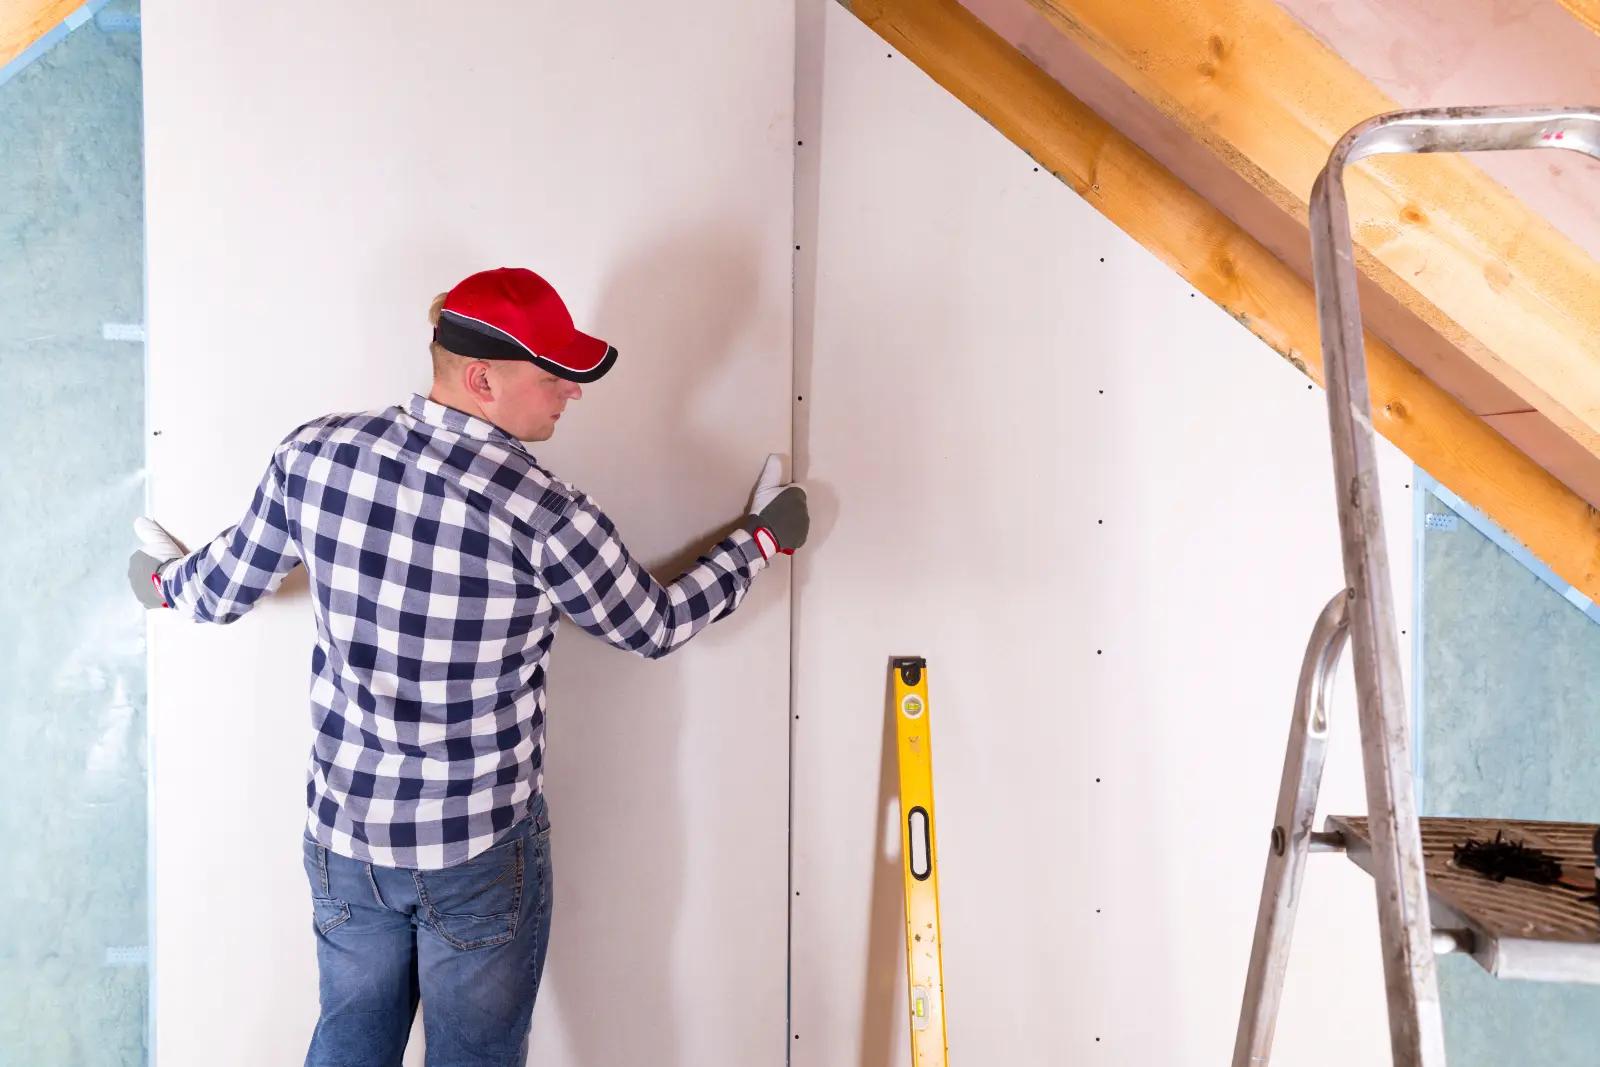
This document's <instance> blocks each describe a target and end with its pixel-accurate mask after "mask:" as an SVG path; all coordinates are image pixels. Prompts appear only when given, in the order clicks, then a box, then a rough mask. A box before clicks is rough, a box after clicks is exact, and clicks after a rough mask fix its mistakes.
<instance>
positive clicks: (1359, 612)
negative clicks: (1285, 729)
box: [1233, 106, 1600, 1067]
mask: <svg viewBox="0 0 1600 1067" xmlns="http://www.w3.org/2000/svg"><path fill="white" fill-rule="evenodd" d="M1529 148H1558V149H1567V150H1570V151H1576V152H1581V153H1583V154H1585V155H1588V156H1593V157H1595V158H1600V109H1595V108H1581V107H1548V108H1529V107H1521V106H1511V107H1467V108H1433V109H1425V110H1416V111H1398V112H1392V113H1390V114H1386V115H1378V116H1376V117H1374V118H1371V119H1368V120H1367V121H1365V122H1362V123H1361V124H1359V125H1357V126H1356V127H1354V128H1353V129H1351V130H1350V132H1348V133H1346V134H1345V135H1344V136H1343V137H1342V138H1340V140H1339V142H1338V144H1336V145H1334V147H1333V151H1332V152H1331V153H1330V155H1329V157H1328V163H1327V165H1326V166H1325V167H1324V168H1323V170H1322V173H1321V174H1319V175H1318V176H1317V180H1316V184H1315V185H1314V186H1313V188H1312V192H1311V224H1310V227H1311V259H1312V272H1313V276H1314V279H1315V282H1316V293H1317V320H1318V326H1319V330H1320V334H1321V340H1322V352H1323V362H1324V371H1325V374H1326V377H1327V383H1328V389H1327V393H1328V423H1329V429H1330V432H1331V436H1332V440H1333V467H1334V483H1335V495H1336V499H1337V503H1338V509H1339V532H1340V540H1341V542H1342V546H1343V556H1344V573H1345V583H1346V588H1345V590H1344V592H1342V593H1340V594H1339V595H1337V596H1336V597H1335V598H1334V600H1333V601H1332V602H1331V603H1330V604H1329V605H1328V607H1327V608H1325V609H1324V611H1323V614H1322V616H1321V617H1320V618H1319V619H1318V622H1317V626H1316V630H1315V632H1314V634H1313V637H1312V641H1311V646H1310V647H1309V648H1308V649H1307V651H1306V660H1305V665H1304V666H1303V668H1302V671H1301V681H1300V690H1301V691H1300V693H1299V695H1298V698H1297V701H1296V709H1295V719H1294V726H1293V728H1292V731H1291V738H1290V745H1289V751H1288V752H1287V754H1286V758H1285V765H1284V777H1283V782H1282V785H1281V787H1280V792H1279V799H1278V812H1277V816H1278V821H1277V823H1276V825H1275V827H1274V830H1273V840H1272V847H1271V851H1269V853H1268V860H1267V872H1266V876H1265V879H1264V882H1263V885H1262V893H1261V907H1260V911H1259V913H1258V918H1257V924H1256V936H1255V945H1254V947H1253V950H1252V953H1251V959H1250V972H1249V975H1248V978H1247V980H1246V984H1245V997H1244V1003H1243V1005H1242V1007H1241V1011H1240V1019H1239V1030H1238V1035H1237V1038H1236V1043H1235V1046H1234V1058H1233V1064H1234V1067H1261V1065H1264V1064H1266V1063H1267V1062H1268V1060H1269V1056H1270V1052H1271V1044H1272V1032H1273V1027H1274V1025H1275V1023H1276V1018H1277V1008H1278V1003H1279V998H1280V996H1281V993H1282V985H1283V975H1284V969H1285V966H1286V964H1287V956H1288V950H1289V942H1290V936H1291V934H1292V931H1293V925H1294V917H1295V909H1296V907H1297V905H1298V902H1299V889H1300V880H1301V878H1302V876H1303V874H1304V863H1305V856H1306V855H1307V854H1308V853H1309V852H1310V851H1312V849H1313V847H1314V846H1319V845H1326V844H1329V842H1326V841H1323V840H1320V836H1321V835H1316V834H1314V833H1313V831H1312V830H1311V822H1312V819H1313V817H1314V814H1315V808H1316V794H1317V789H1318V787H1319V785H1320V779H1321V768H1322V755H1323V746H1324V745H1325V742H1326V729H1327V719H1326V691H1327V683H1328V678H1329V676H1330V675H1331V671H1332V667H1333V665H1334V663H1336V662H1337V659H1338V655H1339V652H1340V651H1342V646H1343V643H1344V637H1345V634H1346V632H1348V637H1349V641H1350V644H1351V646H1352V647H1353V649H1354V657H1355V660H1354V665H1355V676H1356V700H1357V706H1358V710H1359V717H1360V728H1361V754H1362V764H1363V770H1364V773H1365V777H1366V790H1367V815H1368V819H1369V821H1370V824H1371V829H1372V852H1373V861H1374V862H1373V876H1374V880H1375V882H1376V888H1377V898H1378V931H1379V937H1380V938H1381V941H1382V950H1383V972H1384V985H1385V988H1386V992H1387V997H1388V1007H1389V1034H1390V1045H1391V1049H1392V1051H1393V1057H1394V1064H1395V1067H1443V1065H1444V1063H1445V1051H1444V1020H1443V1015H1442V1013H1441V1010H1440V1006H1439V983H1438V976H1437V973H1436V970H1435V963H1434V953H1435V951H1436V947H1437V949H1438V950H1441V951H1448V950H1452V949H1455V948H1459V947H1462V946H1461V944H1460V942H1459V940H1458V939H1457V938H1456V937H1455V936H1454V935H1453V934H1452V933H1451V932H1449V931H1440V932H1438V934H1437V935H1436V933H1435V931H1434V929H1433V926H1432V922H1431V918H1430V915H1429V902H1428V894H1427V886H1426V882H1425V876H1424V868H1423V856H1422V839H1421V832H1420V826H1419V823H1418V817H1417V810H1416V793H1415V789H1414V782H1413V780H1412V771H1411V754H1410V750H1411V745H1410V736H1409V734H1410V727H1409V720H1408V718H1407V715H1406V704H1405V694H1404V692H1403V688H1402V684H1401V674H1400V651H1399V638H1398V635H1397V633H1396V627H1395V618H1394V600H1393V596H1392V594H1391V586H1390V579H1389V560H1388V552H1387V550H1386V548H1385V542H1384V533H1383V515H1382V510H1381V507H1380V499H1379V495H1378V470H1377V453H1376V444H1375V441H1374V436H1373V430H1372V419H1371V407H1370V399H1369V393H1368V387H1367V363H1366V350H1365V347H1364V346H1363V343H1362V328H1361V307H1360V298H1359V296H1358V294H1357V272H1356V266H1355V248H1354V242H1353V240H1352V238H1351V233H1350V210H1349V203H1348V201H1347V199H1346V195H1345V187H1344V172H1345V169H1346V168H1347V167H1348V166H1349V165H1350V164H1352V163H1355V162H1357V161H1359V160H1361V159H1365V158H1366V157H1368V156H1373V155H1382V154H1389V153H1403V152H1493V151H1505V150H1512V149H1529ZM1334 847H1337V846H1336V845H1335V846H1334Z"/></svg>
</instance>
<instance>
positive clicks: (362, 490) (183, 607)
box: [129, 268, 809, 1067]
mask: <svg viewBox="0 0 1600 1067" xmlns="http://www.w3.org/2000/svg"><path fill="white" fill-rule="evenodd" d="M430 318H431V319H432V321H433V323H434V340H433V345H432V352H433V360H434V382H433V389H432V391H431V393H430V394H429V395H428V396H426V397H423V396H420V395H414V396H412V397H411V400H410V401H409V403H407V404H404V405H399V406H395V407H391V408H387V409H385V410H381V411H373V412H367V413H364V414H353V415H352V414H344V415H328V416H324V417H322V418H319V419H315V420H313V421H311V422H309V423H307V424H305V425H304V426H302V427H300V428H299V429H297V430H295V431H294V432H293V433H291V434H290V435H289V436H288V437H286V438H285V439H284V440H283V442H282V443H281V444H280V445H279V446H278V447H277V449H276V450H275V451H274V453H273V456H272V462H271V463H270V465H269V466H268V468H267V472H266V475H265V477H264V478H263V479H262V481H261V484H260V487H259V488H258V489H257V490H256V493H255V498H254V500H253V502H252V503H251V506H250V510H249V512H248V513H247V514H246V515H245V517H244V519H243V520H242V521H240V522H239V524H238V525H237V526H234V527H233V528H231V529H228V530H225V531H223V532H222V533H221V534H219V535H218V536H217V537H216V538H214V539H213V540H212V541H211V542H210V543H209V544H207V545H205V546H204V547H202V548H200V549H198V550H197V551H195V552H186V551H185V549H184V548H183V546H182V545H181V544H179V543H178V542H177V541H175V540H173V539H172V537H171V536H170V535H169V534H168V533H167V532H166V531H165V530H163V529H162V528H161V527H160V526H159V525H158V524H157V523H155V522H153V521H152V520H150V519H148V518H144V519H140V520H138V522H137V523H136V524H135V528H136V530H137V532H138V534H139V537H140V539H141V541H142V542H143V545H142V547H141V549H140V550H139V551H136V552H135V553H134V554H133V558H132V561H131V563H130V567H129V580H130V582H131V583H132V585H133V589H134V592H135V594H136V595H138V596H139V598H140V600H141V601H142V602H143V603H144V604H145V605H146V606H148V607H152V608H160V607H169V608H172V609H174V610H177V611H179V612H180V613H182V614H184V615H186V616H188V617H190V618H192V619H194V620H196V621H201V622H218V623H229V622H232V621H234V620H235V619H237V618H239V617H240V616H241V615H243V614H244V613H245V612H247V611H249V610H250V608H251V607H252V606H253V605H254V604H255V603H256V602H257V600H258V599H259V598H260V597H261V596H262V595H263V594H266V593H269V592H271V591H272V590H274V589H276V588H277V586H278V584H279V583H280V582H281V581H282V580H283V577H284V576H285V575H286V574H287V573H288V572H289V571H290V570H291V569H293V568H294V566H295V565H296V564H297V563H304V564H305V566H306V570H307V572H308V575H309V578H310V587H311V593H312V597H311V602H312V608H313V610H314V612H315V614H316V621H317V640H316V645H315V648H314V650H313V653H312V656H311V712H312V724H313V726H314V727H315V728H316V739H315V742H314V744H313V746H312V752H311V761H310V767H309V772H308V776H307V783H306V800H307V803H308V805H309V807H310V812H309V815H308V818H307V824H306V838H305V842H304V858H305V869H306V875H307V877H308V879H309V880H310V883H311V897H312V910H313V914H314V926H315V930H316V937H317V960H318V969H319V972H320V985H321V1005H322V1010H321V1017H320V1019H319V1020H318V1023H317V1027H316V1031H315V1033H314V1034H313V1036H312V1039H311V1047H310V1051H309V1053H308V1054H307V1057H306V1063H307V1064H308V1065H313V1067H315V1065H332V1064H338V1065H340V1067H352V1065H367V1064H371V1065H386V1067H387V1065H397V1064H399V1063H400V1058H401V1054H402V1052H403V1050H404V1048H405V1043H406V1038H407V1035H408V1032H409V1030H410V1028H411V1023H412V1018H413V1016H414V1014H415V1012H416V1007H417V1003H418V1001H419V999H420V1000H421V1001H423V1002H425V1003H426V1005H427V1008H426V1010H425V1011H424V1013H423V1017H424V1026H425V1029H426V1039H427V1049H428V1061H429V1062H430V1063H439V1064H451V1065H456V1064H485V1065H488V1064H496V1065H498V1064H508V1065H509V1064H516V1065H519V1067H520V1065H521V1064H522V1063H523V1062H524V1059H525V1057H526V1052H527V1044H528V1031H529V1024H530V1020H531V1017H532V1012H533V1003H534V997H535V995H536V994H537V992H538V986H539V978H540V975H541V972H542V970H543V967H544V957H545V945H546V940H547V937H548V932H549V924H550V852H549V826H550V823H549V818H548V814H547V812H546V808H545V804H544V799H543V795H542V788H541V787H542V781H543V775H542V767H543V755H544V722H545V670H546V665H547V662H548V658H549V652H550V645H551V641H552V639H553V638H554V636H555V632H556V625H557V621H558V619H559V616H560V615H562V614H565V615H567V616H568V617H570V618H571V619H572V620H573V621H574V622H576V623H577V624H578V625H579V626H581V627H582V628H583V629H585V630H587V631H589V632H590V633H592V634H595V635H597V636H599V637H602V638H604V639H605V640H607V641H609V642H610V643H612V644H614V645H616V646H618V647H619V648H624V649H627V650H629V651H632V652H636V653H638V654H639V655H641V656H645V657H648V658H652V659H653V658H657V657H660V656H664V655H666V654H667V653H669V652H671V651H673V650H674V649H676V648H679V647H681V646H682V645H683V644H684V643H685V642H686V641H688V640H689V639H690V638H691V637H693V636H694V635H695V634H696V633H698V632H700V631H701V630H702V629H703V628H704V627H705V626H706V625H707V624H709V623H711V622H714V621H716V620H718V619H721V618H725V617H726V616H728V615H729V614H731V613H732V612H733V611H734V609H735V608H737V607H738V606H739V603H740V601H741V600H742V599H743V598H744V596H745V594H746V592H748V590H749V588H750V584H751V582H752V581H753V580H754V579H755V577H756V575H758V574H759V573H761V571H762V570H763V569H764V568H765V567H766V566H767V564H768V562H769V561H770V560H771V559H772V557H773V556H774V555H775V554H777V553H790V552H793V551H794V550H795V549H797V548H799V547H800V546H801V545H803V544H804V543H805V540H806V535H807V532H808V529H809V519H808V515H807V509H806V499H805V493H804V491H803V490H802V489H801V488H800V487H799V486H793V485H784V484H781V482H780V479H779V466H778V462H777V457H776V456H771V457H768V460H767V463H766V466H765V467H764V468H763V470H762V473H761V477H760V480H759V481H758V483H757V485H756V488H755V492H754V497H753V500H752V503H751V506H750V509H749V514H748V515H747V516H746V518H745V519H744V521H743V523H742V524H741V525H740V526H739V528H737V529H736V530H734V532H733V533H732V534H730V535H729V536H728V537H727V538H725V539H724V540H722V541H720V542H719V543H717V544H716V545H713V546H711V548H710V549H708V550H707V552H706V554H705V555H704V556H703V557H702V558H701V559H700V560H699V562H698V563H696V564H695V566H694V567H692V568H691V569H690V570H689V571H688V572H687V573H685V574H684V575H683V576H682V577H680V578H679V579H678V580H677V581H675V582H673V583H672V584H670V585H663V584H660V583H658V582H657V581H656V580H655V579H654V578H653V577H651V575H650V574H649V573H648V572H647V571H646V570H645V569H644V568H643V567H641V566H639V565H638V564H637V563H635V562H634V560H633V559H632V557H631V556H630V555H629V554H628V550H627V549H626V548H625V547H624V546H623V544H622V541H621V539H620V538H619V537H618V535H617V532H616V529H615V527H614V526H613V525H612V523H611V520H610V519H608V518H607V517H606V515H605V513H604V512H602V511H601V510H600V509H599V507H597V506H596V505H595V503H594V501H592V500H591V499H590V498H589V497H587V496H585V495H584V494H583V493H582V492H580V491H579V490H577V489H575V488H573V487H572V486H571V485H569V484H567V483H566V482H563V481H560V480H559V479H557V478H556V477H555V476H554V475H552V474H551V473H550V472H548V471H547V470H545V469H544V468H543V467H541V466H539V464H538V463H537V462H536V461H535V459H534V457H533V456H532V455H530V454H529V452H528V451H527V450H526V449H525V448H524V447H523V445H522V444H521V442H522V441H544V440H548V439H549V438H550V436H551V435H552V434H553V433H554V432H555V426H556V422H557V420H559V419H560V418H561V416H562V414H563V413H564V412H565V410H566V407H567V405H568V403H570V402H571V401H573V400H577V399H579V398H580V397H582V395H583V385H584V384H586V383H591V382H594V381H596V380H597V379H599V378H600V377H601V376H602V375H604V374H605V373H606V372H607V371H608V370H609V369H610V368H611V366H612V365H613V364H614V363H615V362H616V358H617V351H616V349H614V348H612V347H611V346H609V345H607V344H606V343H605V342H603V341H600V340H598V339H596V338H594V337H590V336H588V335H586V334H583V333H580V332H578V331H577V330H576V329H575V328H574V327H573V324H572V318H571V316H570V315H569V314H568V312H567V308H566V306H565V304H563V303H562V301H561V298H560V297H559V296H558V295H557V294H556V292H555V290H554V289H553V288H551V287H550V285H549V284H548V283H547V282H545V281H544V279H542V278H540V277H539V276H538V275H536V274H534V273H533V272H532V271H528V270H521V269H512V268H502V269H499V270H491V271H484V272H482V273H479V274H474V275H472V276H471V277H469V278H467V279H466V280H465V281H463V282H461V283H460V284H459V285H457V286H456V287H455V288H454V289H451V290H450V291H449V292H448V293H446V294H444V295H443V296H442V297H440V298H439V299H438V300H436V301H435V302H434V307H433V309H432V311H431V312H430Z"/></svg>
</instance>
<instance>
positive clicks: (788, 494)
mask: <svg viewBox="0 0 1600 1067" xmlns="http://www.w3.org/2000/svg"><path fill="white" fill-rule="evenodd" d="M742 525H743V528H744V529H746V530H748V531H750V533H751V535H752V536H753V537H755V539H756V546H757V547H758V548H760V549H761V557H762V558H763V559H771V558H772V556H773V553H775V552H782V553H783V554H784V555H793V554H794V550H795V549H797V548H799V547H800V546H801V545H803V544H805V543H806V534H808V533H809V532H810V531H811V513H810V512H809V511H807V510H806V491H805V490H804V489H802V488H800V487H799V486H798V485H791V484H789V483H787V482H785V481H784V480H783V460H782V459H780V458H779V457H778V456H777V455H776V454H773V455H770V456H768V457H767V462H766V464H765V465H764V466H763V467H762V468H761V477H760V478H759V479H757V480H756V487H755V491H754V492H753V493H751V494H750V514H748V515H746V516H745V519H744V523H743V524H742Z"/></svg>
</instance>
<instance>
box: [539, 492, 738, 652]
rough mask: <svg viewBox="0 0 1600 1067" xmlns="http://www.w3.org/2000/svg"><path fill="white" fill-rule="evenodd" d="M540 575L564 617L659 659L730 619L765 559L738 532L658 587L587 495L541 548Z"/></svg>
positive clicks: (561, 520) (621, 646)
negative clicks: (721, 620) (719, 620)
mask: <svg viewBox="0 0 1600 1067" xmlns="http://www.w3.org/2000/svg"><path fill="white" fill-rule="evenodd" d="M540 559H541V563H540V568H539V569H540V573H541V575H542V577H543V579H544V581H545V584H546V587H547V588H548V589H549V590H550V594H551V596H552V597H554V598H555V601H556V603H557V604H558V605H559V606H560V608H561V610H562V611H563V612H564V613H565V614H566V615H567V617H568V618H570V619H572V621H573V622H575V623H577V624H578V625H579V626H581V627H582V628H583V629H585V630H587V631H588V632H589V633H591V634H594V635H595V636H596V637H599V638H601V639H602V640H604V641H607V642H609V643H610V644H612V645H615V646H616V647H617V648H621V649H626V650H627V651H629V652H635V653H638V654H639V655H641V656H643V657H645V658H646V659H660V658H661V657H662V656H665V655H666V654H667V653H669V652H672V651H673V650H674V649H677V648H680V647H682V646H683V644H684V643H685V642H687V641H688V640H689V639H690V638H691V637H693V636H694V635H695V634H697V633H699V632H700V631H701V630H703V629H705V627H706V626H708V625H710V624H711V623H713V622H716V621H717V620H718V619H723V618H726V617H727V616H729V615H731V614H732V613H733V612H734V610H735V609H736V608H738V606H739V603H740V602H741V601H742V600H743V599H744V596H745V594H746V593H747V592H749V590H750V584H751V582H752V581H753V580H754V579H755V576H756V575H757V574H760V573H761V571H762V570H764V569H765V568H766V565H767V563H766V560H765V558H763V557H762V555H761V549H760V548H759V547H757V545H756V542H755V538H754V537H752V536H751V535H750V534H749V533H748V532H747V531H745V530H735V531H734V532H733V533H732V534H731V535H730V536H729V537H727V538H726V539H724V540H723V541H720V542H719V543H717V544H716V545H714V546H712V547H711V548H710V549H709V550H708V551H707V552H706V554H705V555H703V556H701V557H700V559H699V561H698V562H697V563H695V565H694V566H693V567H691V568H690V569H689V570H688V571H687V572H686V573H685V574H684V575H683V577H681V578H679V579H678V580H677V581H675V582H673V583H671V584H670V585H666V584H663V583H661V582H658V581H657V580H656V579H655V578H654V577H653V576H652V575H651V574H650V572H649V571H647V570H645V569H644V568H643V567H642V566H640V565H639V564H638V563H637V562H636V561H635V560H634V559H633V558H632V557H631V556H630V555H629V554H628V549H627V547H626V546H625V545H623V543H622V539H621V538H620V537H618V536H617V530H616V527H615V526H613V525H612V522H611V520H610V518H608V517H607V516H606V514H605V513H604V512H603V511H601V510H600V509H599V508H598V507H597V506H596V505H595V504H594V502H593V501H592V500H590V499H589V498H588V497H586V496H582V495H581V494H580V495H579V497H578V498H577V501H576V502H575V503H574V504H573V506H572V507H571V508H570V509H569V510H568V511H567V514H566V515H565V517H563V518H562V519H560V520H559V521H558V522H557V523H556V524H555V525H554V526H553V527H552V528H551V530H550V533H549V534H548V535H547V536H546V537H545V538H544V540H543V542H542V548H541V554H540Z"/></svg>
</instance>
